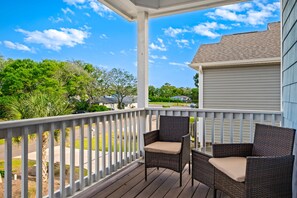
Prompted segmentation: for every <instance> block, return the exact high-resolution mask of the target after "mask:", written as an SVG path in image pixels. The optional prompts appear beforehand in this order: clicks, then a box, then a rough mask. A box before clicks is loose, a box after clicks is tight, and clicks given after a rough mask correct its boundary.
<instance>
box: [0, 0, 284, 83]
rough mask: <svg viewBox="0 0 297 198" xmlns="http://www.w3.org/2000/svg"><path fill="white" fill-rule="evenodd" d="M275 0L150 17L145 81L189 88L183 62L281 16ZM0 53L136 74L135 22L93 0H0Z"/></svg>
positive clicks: (189, 79) (189, 77)
mask: <svg viewBox="0 0 297 198" xmlns="http://www.w3.org/2000/svg"><path fill="white" fill-rule="evenodd" d="M279 4H280V3H279V1H277V0H261V1H260V0H254V1H248V2H246V3H241V4H235V5H231V6H224V7H220V8H215V9H209V10H203V11H196V12H191V13H186V14H179V15H174V16H169V17H162V18H154V19H150V21H149V28H150V29H149V45H150V49H149V54H150V58H149V84H150V85H154V86H156V87H160V86H162V85H163V84H164V83H166V82H168V83H170V84H172V85H174V86H177V87H194V83H193V76H194V74H195V71H194V70H193V69H191V68H189V67H188V66H187V64H188V63H190V62H191V61H192V59H193V57H194V55H195V53H196V51H197V49H198V48H199V46H200V45H201V44H208V43H215V42H219V41H220V39H221V36H222V35H228V34H234V33H238V32H248V31H263V30H265V29H266V28H267V23H269V22H275V21H279V20H280V11H279ZM0 18H1V20H0V55H2V56H4V57H5V58H14V59H16V58H30V59H33V60H36V61H40V60H43V59H56V60H82V61H84V62H88V63H92V64H93V65H95V66H98V67H102V68H105V69H111V68H113V67H117V68H123V69H125V70H127V71H129V72H131V73H133V74H134V75H136V69H137V68H136V60H137V59H136V58H137V57H136V46H137V34H136V28H137V26H136V23H135V22H128V21H126V20H125V19H123V18H122V17H120V16H118V15H117V14H115V13H113V12H112V11H111V10H109V9H108V8H106V7H105V6H103V5H102V4H100V3H98V2H97V1H96V0H42V1H41V0H29V1H21V0H14V1H3V2H1V9H0Z"/></svg>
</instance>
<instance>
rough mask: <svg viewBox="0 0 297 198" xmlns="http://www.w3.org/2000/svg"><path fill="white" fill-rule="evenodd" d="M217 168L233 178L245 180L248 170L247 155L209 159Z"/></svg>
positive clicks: (240, 180)
mask: <svg viewBox="0 0 297 198" xmlns="http://www.w3.org/2000/svg"><path fill="white" fill-rule="evenodd" d="M209 163H211V164H212V165H213V166H214V167H215V168H217V169H218V170H220V171H221V172H223V173H225V174H226V175H227V176H229V177H230V178H231V179H233V180H235V181H238V182H244V181H245V172H246V158H245V157H224V158H211V159H209Z"/></svg>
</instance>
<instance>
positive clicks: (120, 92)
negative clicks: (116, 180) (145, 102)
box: [109, 68, 137, 109]
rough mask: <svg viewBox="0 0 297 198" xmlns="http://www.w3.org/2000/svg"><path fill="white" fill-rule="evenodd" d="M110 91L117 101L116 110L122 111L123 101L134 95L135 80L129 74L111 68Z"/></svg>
mask: <svg viewBox="0 0 297 198" xmlns="http://www.w3.org/2000/svg"><path fill="white" fill-rule="evenodd" d="M109 79H110V90H111V91H112V92H113V93H114V95H115V97H116V98H117V101H118V109H124V104H123V99H124V98H125V97H126V96H129V95H135V94H136V82H137V81H136V78H135V77H134V76H133V75H132V74H130V73H129V72H127V71H125V70H122V69H116V68H113V69H112V70H111V71H110V72H109Z"/></svg>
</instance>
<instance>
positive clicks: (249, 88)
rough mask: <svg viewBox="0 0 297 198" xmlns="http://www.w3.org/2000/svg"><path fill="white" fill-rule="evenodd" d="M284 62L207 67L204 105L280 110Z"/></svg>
mask: <svg viewBox="0 0 297 198" xmlns="http://www.w3.org/2000/svg"><path fill="white" fill-rule="evenodd" d="M280 76H281V75H280V65H279V64H278V65H266V66H263V65H262V66H239V67H217V68H204V69H203V108H209V109H244V110H268V111H280V103H281V102H280V98H281V96H280V90H281V85H280Z"/></svg>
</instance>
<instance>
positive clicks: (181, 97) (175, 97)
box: [170, 96, 191, 102]
mask: <svg viewBox="0 0 297 198" xmlns="http://www.w3.org/2000/svg"><path fill="white" fill-rule="evenodd" d="M170 99H171V100H179V101H182V102H191V98H189V97H188V96H173V97H171V98H170Z"/></svg>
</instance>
